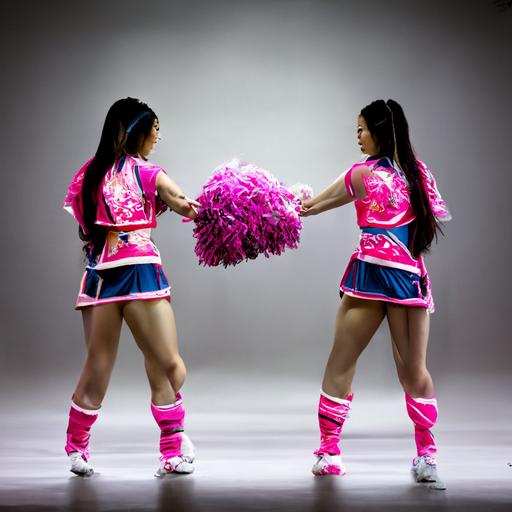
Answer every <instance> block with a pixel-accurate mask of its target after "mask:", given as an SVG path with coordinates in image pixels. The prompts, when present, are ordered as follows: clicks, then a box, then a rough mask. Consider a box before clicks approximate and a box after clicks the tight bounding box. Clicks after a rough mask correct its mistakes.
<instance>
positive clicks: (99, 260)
mask: <svg viewBox="0 0 512 512" xmlns="http://www.w3.org/2000/svg"><path fill="white" fill-rule="evenodd" d="M89 162H90V161H89ZM89 162H87V163H86V164H85V165H84V166H83V167H82V168H81V169H80V170H79V171H78V173H77V174H76V175H75V177H74V178H73V181H72V183H71V185H70V187H69V189H68V192H67V195H66V198H65V200H64V208H65V209H66V210H67V211H69V212H70V213H71V214H72V215H73V216H74V217H75V219H76V220H77V221H78V223H79V224H80V225H81V226H82V229H85V226H84V221H83V207H82V193H81V192H82V184H83V179H84V173H85V170H86V169H87V166H88V165H89ZM160 172H165V171H164V170H163V169H162V168H161V167H158V166H156V165H153V164H151V163H149V162H148V161H146V160H143V159H142V158H138V157H134V156H131V155H127V156H125V157H123V158H121V160H119V162H116V163H115V164H114V165H113V166H112V168H111V169H109V170H108V171H107V173H106V175H105V177H104V179H103V182H102V183H101V186H100V187H99V192H98V200H97V212H96V221H95V223H96V224H97V225H99V226H104V227H105V228H106V229H107V235H106V239H105V244H104V246H103V250H102V251H101V253H100V255H99V256H97V257H95V258H92V257H90V256H88V264H87V267H86V269H85V272H84V275H83V277H82V280H81V282H80V289H79V292H78V298H77V302H76V309H79V308H82V307H85V306H94V305H97V304H107V303H110V302H120V301H127V300H148V299H160V298H167V299H170V286H169V282H168V280H167V277H166V276H165V273H164V271H163V269H162V260H161V258H160V253H159V251H158V248H157V247H156V245H155V244H154V243H153V241H152V240H151V228H154V227H156V225H157V221H156V217H157V216H158V215H160V214H161V213H162V212H163V211H165V209H166V208H167V205H166V204H165V203H164V202H163V201H161V200H160V199H159V198H158V196H157V193H156V179H157V176H158V174H159V173H160Z"/></svg>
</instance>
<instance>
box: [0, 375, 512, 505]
mask: <svg viewBox="0 0 512 512" xmlns="http://www.w3.org/2000/svg"><path fill="white" fill-rule="evenodd" d="M276 386H278V383H273V384H272V386H270V385H269V386H268V388H265V389H266V391H265V390H263V389H261V386H260V388H259V389H258V392H257V393H256V392H254V393H252V394H248V390H249V389H251V386H250V385H249V384H248V383H242V384H241V385H239V386H238V387H234V386H232V389H236V391H232V392H230V393H229V394H228V393H226V394H225V398H226V399H225V400H223V401H218V400H212V399H211V397H210V396H208V392H203V393H202V394H200V393H199V392H198V390H195V389H194V390H188V393H189V396H188V400H187V403H188V410H189V414H188V420H187V430H188V432H189V434H190V436H191V437H192V438H193V440H194V442H195V444H196V448H197V452H198V458H197V467H196V472H195V473H194V474H193V475H187V476H176V477H168V478H166V479H164V480H158V479H155V478H153V477H152V473H153V471H154V470H155V469H156V466H157V454H156V447H157V442H158V432H157V430H156V428H155V425H154V424H153V420H152V418H151V416H150V413H149V411H148V410H147V403H146V402H147V397H146V396H144V395H143V394H142V393H141V392H140V390H139V391H137V392H136V391H131V390H130V388H129V387H126V386H125V387H122V388H121V387H120V388H117V389H114V390H112V391H111V393H110V394H109V399H108V400H107V401H106V403H105V406H104V410H103V413H102V417H101V419H100V420H99V421H98V423H97V424H96V425H95V429H94V438H93V442H92V446H91V448H92V452H93V462H94V466H95V469H96V474H95V475H94V476H93V477H92V478H89V479H80V478H77V477H74V476H73V475H71V474H70V473H68V471H67V467H66V462H67V461H66V460H65V458H64V456H63V453H62V444H63V433H64V429H65V422H66V411H65V410H63V409H64V408H63V407H59V406H58V403H59V402H60V401H64V399H63V396H64V395H65V392H63V391H62V389H58V390H55V391H54V393H53V395H51V397H50V398H49V399H48V403H47V406H48V407H43V405H42V404H36V403H35V402H34V401H32V402H31V401H30V398H29V397H27V398H26V399H25V401H24V402H20V401H17V405H16V407H14V406H11V407H10V408H6V407H5V406H4V408H3V409H4V410H3V411H2V433H1V439H0V453H1V455H2V457H1V460H2V463H1V465H0V510H1V511H4V510H20V511H21V510H23V511H46V510H48V511H50V510H84V511H85V510H87V511H92V512H94V511H100V510H101V511H106V510H112V511H113V510H148V511H151V510H162V511H163V510H166V511H177V512H179V511H181V510H186V511H189V512H194V511H203V510H204V511H215V510H223V511H245V510H247V511H260V510H261V511H281V510H283V511H287V512H288V511H289V512H292V511H323V510H326V511H327V510H337V511H339V510H366V511H371V510H415V511H423V510H450V511H455V510H460V511H476V510H485V511H492V510H500V511H501V510H503V511H505V510H507V511H510V510H512V467H509V466H508V465H507V463H508V462H512V444H511V438H512V436H511V432H510V412H508V414H509V416H508V417H505V418H503V421H499V418H497V416H496V415H493V409H492V407H491V408H490V409H489V410H487V411H486V409H485V407H486V406H487V407H489V402H488V401H487V402H483V401H481V400H476V403H473V402H474V400H472V403H473V409H472V413H473V414H474V416H473V418H475V417H477V415H480V416H479V417H480V421H473V422H471V423H470V422H469V421H468V420H469V419H470V417H469V416H467V415H465V413H464V411H467V409H468V406H469V405H470V404H469V402H467V401H466V402H464V400H463V397H462V398H461V396H460V395H458V396H457V394H453V393H446V397H445V400H444V405H443V410H444V411H445V414H444V415H443V419H442V420H440V422H439V425H438V428H437V429H436V436H437V439H438V441H439V444H440V448H441V450H440V472H441V475H442V477H443V478H444V480H445V481H446V483H447V485H448V490H447V491H445V492H442V491H433V490H428V489H425V488H422V487H420V486H418V485H416V484H414V483H412V481H411V479H410V476H409V463H410V459H411V457H412V456H413V455H414V453H413V441H412V434H411V427H410V423H409V420H408V418H407V416H406V414H405V408H404V406H403V400H402V397H401V395H400V393H399V392H398V391H395V392H393V393H389V392H387V393H382V394H380V393H379V391H376V390H373V391H372V390H366V391H365V390H362V391H360V392H359V393H358V395H357V400H356V402H355V405H354V408H353V411H352V413H351V418H350V420H349V422H348V423H347V425H346V436H345V441H344V461H345V464H346V466H347V471H348V475H347V476H346V477H343V478H340V477H321V478H314V477H313V476H312V475H311V474H310V473H309V471H310V466H311V462H312V455H311V451H312V450H313V449H314V448H315V447H316V446H315V445H316V437H317V432H316V426H315V418H314V414H308V412H309V411H307V410H306V409H307V407H308V404H309V403H314V402H315V401H316V390H315V389H314V387H312V386H309V385H304V384H303V383H302V384H301V386H302V387H300V386H299V385H297V386H292V387H293V389H294V390H295V392H294V393H293V394H291V393H288V394H287V396H286V397H283V396H280V395H279V393H276V392H275V389H276ZM200 387H203V389H205V387H204V386H200ZM192 391H194V392H192ZM450 395H452V398H450ZM277 396H279V400H278V398H276V397H277ZM272 397H274V398H272ZM455 397H456V398H455ZM4 405H5V404H4ZM313 408H314V407H313ZM7 410H9V411H10V414H9V415H7V414H6V412H7ZM28 411H31V412H30V415H29V412H28ZM34 415H35V416H34ZM34 417H37V422H35V421H34Z"/></svg>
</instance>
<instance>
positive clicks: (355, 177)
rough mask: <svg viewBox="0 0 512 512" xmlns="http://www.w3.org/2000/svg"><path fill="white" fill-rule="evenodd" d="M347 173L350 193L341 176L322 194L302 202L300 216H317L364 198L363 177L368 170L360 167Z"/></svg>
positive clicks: (343, 176) (362, 166) (364, 166)
mask: <svg viewBox="0 0 512 512" xmlns="http://www.w3.org/2000/svg"><path fill="white" fill-rule="evenodd" d="M349 172H351V175H350V180H351V183H352V187H353V190H352V191H351V192H352V193H351V192H350V191H348V190H347V187H346V184H345V175H344V174H343V175H341V176H340V177H339V178H337V179H336V180H335V181H334V182H333V183H332V184H331V185H329V186H328V187H327V188H326V189H325V190H324V191H323V192H321V193H320V194H318V195H317V196H315V197H313V198H312V199H309V200H308V201H304V202H303V203H302V209H301V212H300V214H301V216H303V217H308V216H309V215H318V214H319V213H322V212H325V211H327V210H332V209H333V208H338V207H339V206H343V205H345V204H348V203H350V202H352V201H354V200H355V199H363V198H364V197H366V189H365V187H364V177H365V176H367V175H369V174H371V171H370V169H369V168H368V167H367V166H366V165H360V166H358V167H356V168H354V169H352V170H351V171H349Z"/></svg>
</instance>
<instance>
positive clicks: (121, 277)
mask: <svg viewBox="0 0 512 512" xmlns="http://www.w3.org/2000/svg"><path fill="white" fill-rule="evenodd" d="M170 296H171V288H170V286H169V281H168V280H167V277H166V275H165V273H164V271H163V269H162V266H161V265H157V264H154V263H143V264H137V265H123V266H121V267H114V268H109V269H104V270H95V269H92V268H87V269H86V270H85V273H84V275H83V277H82V281H81V283H80V291H79V293H78V298H77V302H76V308H81V307H84V306H94V305H97V304H108V303H110V302H122V301H127V300H151V299H162V298H167V299H170Z"/></svg>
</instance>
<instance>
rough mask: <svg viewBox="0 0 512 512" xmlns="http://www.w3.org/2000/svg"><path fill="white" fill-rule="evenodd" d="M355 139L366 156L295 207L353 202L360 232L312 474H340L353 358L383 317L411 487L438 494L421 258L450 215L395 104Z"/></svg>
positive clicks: (384, 104)
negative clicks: (401, 397) (409, 448)
mask: <svg viewBox="0 0 512 512" xmlns="http://www.w3.org/2000/svg"><path fill="white" fill-rule="evenodd" d="M357 139H358V143H359V146H360V148H361V151H362V152H363V153H364V154H365V155H366V158H365V160H364V161H363V162H359V163H356V164H354V165H352V166H351V167H350V168H349V169H348V171H347V172H345V173H344V174H342V175H341V176H340V177H339V178H338V179H337V180H335V181H334V182H333V183H332V185H330V186H329V187H328V188H327V189H325V190H324V191H323V192H322V193H320V194H319V195H317V196H316V197H313V198H312V199H310V200H309V201H305V202H304V203H303V204H302V212H301V214H302V216H304V217H307V216H310V215H317V214H319V213H321V212H324V211H327V210H330V209H332V208H336V207H338V206H343V205H345V204H348V203H351V202H354V204H355V208H356V213H357V223H358V225H359V227H360V229H361V235H360V242H359V246H358V247H357V249H356V250H355V252H354V253H353V255H352V257H351V259H350V261H349V264H348V266H347V268H346V270H345V273H344V275H343V278H342V280H341V284H340V295H341V296H342V300H341V304H340V307H339V310H338V313H337V316H336V324H335V335H334V345H333V348H332V351H331V354H330V356H329V359H328V361H327V366H326V369H325V373H324V379H323V383H322V390H321V394H320V402H319V408H318V420H319V426H320V447H319V448H318V450H316V451H315V455H316V460H315V463H314V465H313V473H314V474H315V475H327V474H337V475H340V474H341V475H343V474H344V473H345V472H344V468H343V465H342V463H341V451H340V447H339V442H340V436H341V430H342V427H343V423H344V421H345V420H346V418H347V415H348V412H349V410H350V406H351V402H352V399H353V396H354V395H353V393H352V387H351V386H352V380H353V376H354V372H355V368H356V364H357V360H358V358H359V356H360V355H361V353H362V352H363V350H364V349H365V347H366V346H367V345H368V343H369V342H370V340H371V338H372V337H373V335H374V334H375V332H376V330H377V328H378V327H379V325H380V324H381V322H382V321H383V320H384V318H387V322H388V325H389V329H390V333H391V342H392V348H393V355H394V359H395V363H396V367H397V372H398V378H399V380H400V383H401V385H402V387H403V389H404V392H405V402H406V408H407V412H408V414H409V417H410V418H411V420H412V422H413V424H414V431H415V441H416V448H417V455H416V457H414V459H413V462H412V473H413V476H414V478H415V479H416V481H417V482H426V483H427V484H428V485H429V486H432V487H436V488H438V489H444V488H445V487H444V484H442V482H440V480H439V477H438V475H437V465H436V452H437V447H436V442H435V439H434V436H433V435H432V432H431V429H432V427H433V426H434V424H435V422H436V418H437V401H436V397H435V390H434V385H433V383H432V378H431V376H430V374H429V372H428V370H427V367H426V355H427V343H428V331H429V313H432V312H433V310H434V302H433V299H432V294H431V288H430V281H429V278H428V274H427V271H426V269H425V265H424V263H423V257H422V255H423V254H424V253H425V252H426V251H428V250H429V248H430V245H431V243H432V240H433V239H434V237H435V236H436V233H437V231H438V230H439V223H440V221H447V220H449V219H450V214H449V212H448V209H447V208H446V205H445V203H444V201H443V200H442V198H441V195H440V194H439V192H438V190H437V187H436V183H435V180H434V177H433V176H432V173H431V172H430V170H429V169H428V168H427V166H426V165H425V164H424V163H423V162H421V161H419V160H417V159H416V157H415V155H414V152H413V149H412V147H411V143H410V140H409V127H408V124H407V120H406V118H405V115H404V112H403V110H402V108H401V106H400V105H399V104H398V103H397V102H396V101H393V100H388V101H383V100H377V101H374V102H373V103H371V104H370V105H368V106H366V107H365V108H363V110H362V111H361V113H360V115H359V117H358V127H357Z"/></svg>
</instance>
